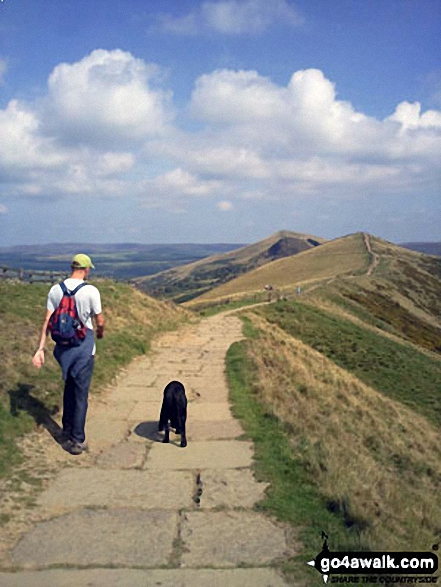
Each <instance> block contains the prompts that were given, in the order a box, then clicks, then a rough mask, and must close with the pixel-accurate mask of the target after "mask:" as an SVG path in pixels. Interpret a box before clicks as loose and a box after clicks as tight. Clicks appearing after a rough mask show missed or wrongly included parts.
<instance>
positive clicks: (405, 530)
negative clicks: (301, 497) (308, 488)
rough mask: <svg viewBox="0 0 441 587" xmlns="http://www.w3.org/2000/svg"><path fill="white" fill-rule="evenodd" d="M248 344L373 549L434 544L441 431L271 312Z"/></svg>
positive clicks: (336, 500) (265, 390) (294, 428)
mask: <svg viewBox="0 0 441 587" xmlns="http://www.w3.org/2000/svg"><path fill="white" fill-rule="evenodd" d="M250 319H251V320H252V323H253V324H254V325H255V326H256V327H257V328H258V329H259V330H260V332H261V336H260V337H259V338H257V339H253V340H251V341H250V353H251V356H252V359H253V361H254V362H255V364H256V365H257V374H256V390H257V393H258V394H259V396H260V399H261V400H262V401H263V402H264V403H265V405H266V406H267V407H268V409H269V411H272V412H273V413H274V414H275V415H276V416H277V417H278V418H279V419H280V420H281V421H282V422H284V423H285V424H286V426H287V429H288V430H289V435H290V438H291V440H292V444H293V447H294V450H295V452H296V454H298V456H299V457H300V458H301V459H302V460H303V462H304V463H305V466H306V467H307V468H308V470H309V471H310V473H311V475H312V476H313V477H314V478H315V480H316V482H317V484H318V486H319V488H320V490H321V492H322V493H323V494H324V495H325V496H326V498H327V500H328V501H329V503H330V504H331V507H334V508H335V509H339V510H340V511H342V512H343V513H344V515H345V516H346V518H347V520H348V523H353V524H355V525H356V527H357V528H358V529H359V530H360V532H361V534H362V538H363V541H364V542H367V543H368V544H370V546H371V548H373V549H387V550H399V549H402V550H406V549H410V550H418V549H427V548H428V547H430V545H431V544H432V543H433V542H434V541H435V542H436V540H437V538H439V533H440V530H441V503H440V500H439V492H440V485H441V435H440V433H439V431H438V430H436V429H435V428H434V426H433V425H431V424H430V423H429V422H428V421H427V420H425V419H424V418H423V417H421V416H419V415H417V414H415V413H414V412H412V411H411V410H410V409H408V408H406V407H404V406H403V405H401V404H399V403H398V402H394V401H392V400H390V399H389V398H387V397H385V396H383V395H381V394H380V393H379V392H377V391H376V390H374V389H372V388H370V387H368V386H366V385H364V384H362V383H361V382H360V381H359V380H358V379H357V378H356V377H354V376H352V375H350V374H349V373H348V372H346V371H344V370H343V369H341V368H339V367H337V366H336V365H335V364H334V363H332V362H331V361H330V360H328V359H327V358H325V357H324V356H323V355H321V354H320V353H318V352H316V351H314V350H313V349H311V348H310V347H308V346H306V345H304V344H303V343H302V342H300V341H298V340H296V339H294V338H292V337H290V336H289V335H287V334H286V333H285V332H284V331H282V330H281V329H279V328H278V327H277V326H274V325H270V324H269V323H268V322H266V321H265V320H264V319H263V318H261V317H258V316H256V315H254V314H251V315H250Z"/></svg>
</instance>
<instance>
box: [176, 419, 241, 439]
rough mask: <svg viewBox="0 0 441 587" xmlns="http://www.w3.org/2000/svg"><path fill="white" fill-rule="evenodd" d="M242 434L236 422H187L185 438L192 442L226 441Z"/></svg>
mask: <svg viewBox="0 0 441 587" xmlns="http://www.w3.org/2000/svg"><path fill="white" fill-rule="evenodd" d="M243 434H244V431H243V428H242V427H241V425H240V424H239V422H238V421H237V420H233V419H231V420H215V421H210V420H207V421H201V420H193V418H192V419H191V420H190V422H187V438H188V440H189V441H192V440H226V439H234V438H237V437H239V436H242V435H243Z"/></svg>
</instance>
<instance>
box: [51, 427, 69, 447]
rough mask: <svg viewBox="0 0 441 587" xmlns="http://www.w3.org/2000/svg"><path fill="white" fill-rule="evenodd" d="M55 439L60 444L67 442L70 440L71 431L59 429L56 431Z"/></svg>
mask: <svg viewBox="0 0 441 587" xmlns="http://www.w3.org/2000/svg"><path fill="white" fill-rule="evenodd" d="M55 440H56V441H57V442H58V443H59V444H64V443H65V442H67V441H68V440H70V433H69V432H67V431H66V430H63V429H60V430H57V432H56V433H55Z"/></svg>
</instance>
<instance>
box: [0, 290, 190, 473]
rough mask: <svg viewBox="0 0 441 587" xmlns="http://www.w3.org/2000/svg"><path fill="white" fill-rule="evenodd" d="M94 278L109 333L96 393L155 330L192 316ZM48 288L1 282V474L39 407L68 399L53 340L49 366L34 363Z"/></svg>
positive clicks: (100, 344) (101, 347) (102, 343)
mask: <svg viewBox="0 0 441 587" xmlns="http://www.w3.org/2000/svg"><path fill="white" fill-rule="evenodd" d="M94 283H95V284H96V285H97V286H98V287H99V289H100V292H101V297H102V302H103V313H104V315H105V317H106V333H105V337H104V338H103V339H102V340H99V341H97V357H99V360H98V361H97V362H96V366H95V372H94V377H93V382H92V387H91V393H97V392H98V390H99V389H100V388H102V387H103V386H104V385H106V384H108V383H110V381H111V380H112V379H113V378H114V377H115V375H116V373H117V372H118V370H119V369H120V368H121V367H122V366H123V365H125V364H127V363H128V362H129V361H130V360H131V359H132V358H133V357H135V356H136V355H140V354H143V353H145V352H146V351H147V350H148V348H149V343H150V340H151V337H152V335H153V334H154V333H155V332H157V331H160V330H166V329H171V328H174V327H175V326H176V325H177V324H178V323H179V322H182V321H183V320H186V319H187V317H188V315H187V313H186V312H185V311H184V310H182V309H180V308H177V307H176V306H174V305H172V304H170V303H165V302H159V301H156V300H153V299H151V298H149V297H148V296H146V295H144V294H142V293H141V292H139V291H137V290H136V289H134V288H133V287H131V286H128V285H124V284H117V283H115V282H112V281H104V280H103V281H99V282H94ZM47 291H48V286H46V285H40V284H33V285H30V284H20V283H12V282H0V297H1V299H2V304H1V306H0V321H1V324H2V332H1V335H0V355H1V357H2V369H1V370H0V475H2V474H4V473H5V471H6V470H7V469H8V467H9V466H10V465H11V464H12V463H13V462H15V461H16V460H17V459H19V458H20V455H19V454H18V452H17V450H16V448H15V443H14V439H15V438H16V437H17V435H19V434H22V433H23V432H26V431H28V430H30V429H31V428H32V426H34V425H35V418H37V419H38V414H39V413H41V414H43V413H44V412H45V411H46V410H48V411H49V412H51V413H56V412H57V411H58V408H59V405H60V401H61V399H62V389H63V385H62V380H61V375H60V369H59V367H58V364H57V363H56V361H55V359H53V357H52V352H51V350H52V349H51V347H52V341H48V344H47V346H48V347H49V350H48V351H47V352H46V364H45V365H44V367H43V369H42V370H41V371H37V370H36V369H35V368H34V367H33V365H32V363H31V360H32V356H33V354H34V352H35V350H36V348H37V346H38V342H39V335H40V334H39V333H40V330H41V326H42V322H43V319H44V316H45V312H46V310H45V308H46V296H47ZM30 413H32V414H33V417H32V416H31V415H30Z"/></svg>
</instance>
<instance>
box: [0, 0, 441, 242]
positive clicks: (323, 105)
mask: <svg viewBox="0 0 441 587" xmlns="http://www.w3.org/2000/svg"><path fill="white" fill-rule="evenodd" d="M440 38H441V2H439V0H387V1H384V0H308V1H306V0H302V1H297V2H291V1H290V0H204V1H202V2H197V1H191V2H190V1H188V0H180V1H179V2H176V1H175V0H173V1H171V0H170V1H169V0H161V1H156V0H152V1H141V0H112V1H110V0H89V1H87V2H86V1H83V0H46V1H43V2H36V1H35V0H32V1H31V0H3V1H2V2H0V246H7V245H15V244H32V243H46V242H56V241H65V240H70V241H77V242H78V241H87V242H129V241H133V242H163V243H165V242H251V241H254V240H258V239H260V238H264V237H266V236H267V235H269V234H270V233H272V232H274V231H276V230H281V229H289V230H295V231H297V232H305V233H309V234H315V235H317V236H324V237H327V238H335V237H338V236H341V235H343V234H348V233H350V232H355V231H358V230H366V231H369V232H371V233H373V234H377V235H379V236H382V237H384V238H387V239H389V240H392V241H394V242H402V241H409V240H441V228H440V227H441V198H440V195H441V194H440V191H441V188H440V185H441V173H440V161H441V63H440V56H441V51H440V44H441V42H440Z"/></svg>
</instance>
